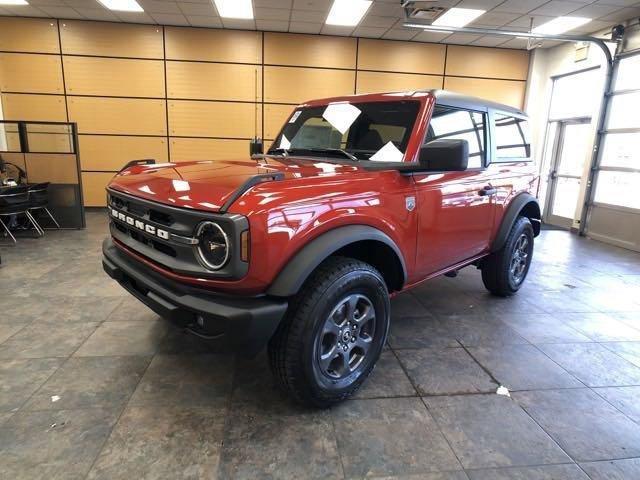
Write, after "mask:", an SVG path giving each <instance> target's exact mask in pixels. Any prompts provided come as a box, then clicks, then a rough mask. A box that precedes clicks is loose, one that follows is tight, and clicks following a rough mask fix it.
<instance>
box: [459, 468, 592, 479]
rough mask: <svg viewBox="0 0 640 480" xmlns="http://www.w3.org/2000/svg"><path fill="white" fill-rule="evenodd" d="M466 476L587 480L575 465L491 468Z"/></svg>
mask: <svg viewBox="0 0 640 480" xmlns="http://www.w3.org/2000/svg"><path fill="white" fill-rule="evenodd" d="M467 475H469V478H470V480H589V477H587V475H586V474H585V473H584V472H583V471H582V470H581V469H580V467H578V466H577V465H543V466H540V467H513V468H491V469H487V470H470V471H468V472H467Z"/></svg>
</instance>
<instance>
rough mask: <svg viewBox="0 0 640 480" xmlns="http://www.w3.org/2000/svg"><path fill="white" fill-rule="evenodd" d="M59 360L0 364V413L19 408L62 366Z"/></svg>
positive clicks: (27, 360)
mask: <svg viewBox="0 0 640 480" xmlns="http://www.w3.org/2000/svg"><path fill="white" fill-rule="evenodd" d="M62 362H63V360H62V359H60V358H35V359H22V360H3V361H2V362H0V412H8V411H11V410H14V409H17V408H19V407H20V406H21V405H22V404H23V403H24V402H26V401H27V400H28V399H29V397H30V396H31V395H32V394H33V392H35V391H36V390H37V389H38V388H40V386H41V385H42V384H43V383H44V382H45V381H46V380H47V379H48V378H49V377H50V376H51V375H53V373H54V372H55V371H56V369H58V367H59V366H60V365H62Z"/></svg>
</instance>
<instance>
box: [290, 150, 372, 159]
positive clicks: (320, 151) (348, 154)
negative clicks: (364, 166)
mask: <svg viewBox="0 0 640 480" xmlns="http://www.w3.org/2000/svg"><path fill="white" fill-rule="evenodd" d="M300 150H307V151H309V152H314V153H323V152H329V153H340V154H342V155H343V156H345V157H347V158H348V159H349V160H353V161H354V162H359V161H360V159H359V158H358V157H356V156H355V155H353V154H351V153H349V152H347V151H346V150H343V149H341V148H301V149H300Z"/></svg>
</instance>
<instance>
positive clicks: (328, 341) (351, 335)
mask: <svg viewBox="0 0 640 480" xmlns="http://www.w3.org/2000/svg"><path fill="white" fill-rule="evenodd" d="M375 328H376V313H375V309H374V307H373V303H372V302H371V300H369V298H367V296H365V295H362V294H359V293H358V294H356V293H354V294H351V295H348V296H347V297H345V298H343V299H342V300H341V301H340V302H338V304H337V305H336V306H335V307H334V308H333V310H332V311H331V313H330V314H329V316H328V317H327V318H326V320H325V321H324V325H323V326H322V330H321V332H320V335H318V339H317V342H316V358H315V361H316V362H317V363H318V367H319V370H320V371H321V372H322V373H323V374H324V375H326V376H327V377H329V378H331V379H341V378H344V377H346V376H348V375H350V374H352V373H353V372H354V371H355V370H357V369H358V367H359V366H360V365H361V364H362V362H363V361H364V359H365V357H366V356H367V353H368V352H369V350H370V347H371V345H372V343H373V334H374V332H375Z"/></svg>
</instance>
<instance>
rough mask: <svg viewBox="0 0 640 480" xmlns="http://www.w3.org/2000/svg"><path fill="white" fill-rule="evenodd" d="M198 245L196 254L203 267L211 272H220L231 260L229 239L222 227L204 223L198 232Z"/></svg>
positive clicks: (212, 223)
mask: <svg viewBox="0 0 640 480" xmlns="http://www.w3.org/2000/svg"><path fill="white" fill-rule="evenodd" d="M196 238H197V239H198V245H197V246H196V253H197V255H198V259H199V260H200V263H202V266H204V267H205V268H208V269H209V270H220V269H221V268H222V267H224V265H225V263H227V260H228V259H229V238H228V237H227V234H226V233H224V230H222V228H220V225H218V224H217V223H214V222H203V223H201V224H200V225H199V226H198V230H197V231H196Z"/></svg>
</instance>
